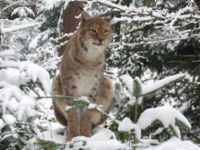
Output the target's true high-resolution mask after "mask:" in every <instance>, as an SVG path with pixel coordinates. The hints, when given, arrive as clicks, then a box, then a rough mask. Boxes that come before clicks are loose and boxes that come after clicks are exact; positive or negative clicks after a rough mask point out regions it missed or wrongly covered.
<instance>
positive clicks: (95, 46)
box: [52, 14, 113, 141]
mask: <svg viewBox="0 0 200 150" xmlns="http://www.w3.org/2000/svg"><path fill="white" fill-rule="evenodd" d="M111 19H112V17H110V16H107V17H99V16H95V17H89V16H88V15H85V14H83V15H82V23H81V25H80V27H79V29H78V30H77V31H76V32H75V33H74V35H73V36H72V37H71V38H70V40H69V41H68V44H67V46H66V47H65V50H64V53H63V58H62V61H61V63H60V68H59V71H60V72H59V75H57V76H55V77H54V79H53V88H52V89H53V91H52V93H53V96H56V95H64V96H87V97H89V99H90V100H91V102H94V103H96V104H98V105H102V110H103V111H105V112H109V110H110V107H111V104H112V92H113V89H112V84H111V81H110V79H109V78H108V77H107V76H106V75H104V65H105V49H106V48H107V47H108V46H109V43H110V42H111V39H112V34H111V29H110V26H111V23H110V22H111ZM71 105H72V102H71V101H69V100H67V99H64V100H59V99H56V98H54V99H53V106H54V112H55V116H56V118H57V120H58V122H60V123H61V124H62V125H64V126H66V127H67V128H66V135H67V136H66V140H67V141H69V140H71V139H72V138H73V137H76V136H79V135H83V136H91V134H92V129H93V128H94V127H95V126H97V125H98V124H100V123H102V122H104V121H105V119H106V117H105V116H103V115H102V114H101V113H99V112H97V111H96V110H95V109H87V108H77V109H75V110H72V111H68V112H66V110H65V108H66V106H71Z"/></svg>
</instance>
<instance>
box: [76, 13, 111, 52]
mask: <svg viewBox="0 0 200 150" xmlns="http://www.w3.org/2000/svg"><path fill="white" fill-rule="evenodd" d="M111 20H112V17H111V16H107V17H99V16H96V17H90V16H89V15H87V14H85V13H83V15H82V22H81V26H80V39H79V40H80V42H81V43H82V44H83V46H84V47H85V48H86V49H93V50H104V49H105V48H106V47H108V45H109V43H110V42H111V40H112V33H111V29H110V27H111V23H110V22H111Z"/></svg>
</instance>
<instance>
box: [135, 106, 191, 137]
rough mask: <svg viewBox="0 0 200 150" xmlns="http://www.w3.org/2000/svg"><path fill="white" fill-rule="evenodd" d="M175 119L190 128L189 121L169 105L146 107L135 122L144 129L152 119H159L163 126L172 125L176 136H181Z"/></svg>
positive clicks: (149, 124)
mask: <svg viewBox="0 0 200 150" xmlns="http://www.w3.org/2000/svg"><path fill="white" fill-rule="evenodd" d="M176 119H178V120H180V121H181V122H183V123H184V124H185V125H186V126H187V127H188V128H190V129H191V125H190V123H189V121H188V120H187V119H186V118H185V117H184V116H183V115H182V114H181V113H180V112H179V111H177V110H175V109H174V108H172V107H170V106H161V107H156V108H150V109H146V110H145V111H144V112H143V113H142V114H141V115H140V117H139V119H138V122H137V124H138V126H140V128H141V129H146V128H147V127H148V126H151V124H152V123H153V122H154V121H156V120H159V121H161V123H162V124H163V126H164V127H165V128H167V127H169V126H172V127H173V128H174V130H175V132H176V134H177V136H178V137H179V138H181V135H180V131H179V128H178V126H177V125H176Z"/></svg>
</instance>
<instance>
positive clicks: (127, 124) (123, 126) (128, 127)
mask: <svg viewBox="0 0 200 150" xmlns="http://www.w3.org/2000/svg"><path fill="white" fill-rule="evenodd" d="M133 130H134V132H135V135H136V138H137V139H140V138H141V129H140V127H139V126H138V125H137V124H134V123H133V122H132V121H131V120H130V119H129V118H128V117H125V118H124V119H123V120H122V122H121V123H120V124H119V126H118V131H120V132H128V133H131V132H132V131H133Z"/></svg>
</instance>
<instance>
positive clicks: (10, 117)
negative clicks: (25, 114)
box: [2, 114, 17, 125]
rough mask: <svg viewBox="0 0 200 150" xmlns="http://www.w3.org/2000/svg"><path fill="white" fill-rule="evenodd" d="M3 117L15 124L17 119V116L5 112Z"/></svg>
mask: <svg viewBox="0 0 200 150" xmlns="http://www.w3.org/2000/svg"><path fill="white" fill-rule="evenodd" d="M2 119H3V121H4V122H5V123H6V124H8V125H13V124H14V123H15V122H16V121H17V120H16V118H15V117H14V116H13V115H10V114H4V115H3V116H2Z"/></svg>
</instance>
